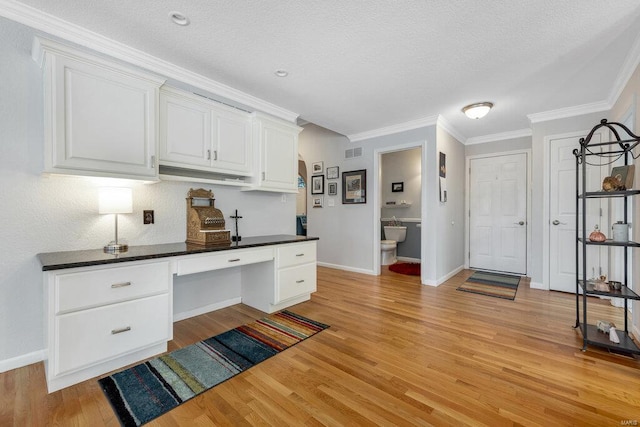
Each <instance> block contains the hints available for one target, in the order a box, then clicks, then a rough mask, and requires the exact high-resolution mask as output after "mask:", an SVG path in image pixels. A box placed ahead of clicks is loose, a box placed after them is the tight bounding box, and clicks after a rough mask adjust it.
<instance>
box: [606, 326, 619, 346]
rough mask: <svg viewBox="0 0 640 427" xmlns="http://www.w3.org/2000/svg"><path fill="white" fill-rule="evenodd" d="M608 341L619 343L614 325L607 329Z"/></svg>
mask: <svg viewBox="0 0 640 427" xmlns="http://www.w3.org/2000/svg"><path fill="white" fill-rule="evenodd" d="M609 341H611V342H614V343H616V344H620V337H618V334H617V333H616V328H615V327H612V328H611V329H609Z"/></svg>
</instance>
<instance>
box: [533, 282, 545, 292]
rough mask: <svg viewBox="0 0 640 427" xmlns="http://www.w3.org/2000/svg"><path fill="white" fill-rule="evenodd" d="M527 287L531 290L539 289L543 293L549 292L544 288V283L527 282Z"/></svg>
mask: <svg viewBox="0 0 640 427" xmlns="http://www.w3.org/2000/svg"><path fill="white" fill-rule="evenodd" d="M529 287H530V288H531V289H541V290H543V291H548V290H549V287H548V286H545V284H544V283H539V282H533V281H531V282H529Z"/></svg>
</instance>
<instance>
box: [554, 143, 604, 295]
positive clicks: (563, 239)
mask: <svg viewBox="0 0 640 427" xmlns="http://www.w3.org/2000/svg"><path fill="white" fill-rule="evenodd" d="M579 140H580V137H579V136H572V137H559V138H552V139H550V140H549V189H548V190H549V288H550V289H551V290H554V291H563V292H575V291H576V194H577V190H576V158H575V156H574V155H573V150H574V149H576V148H579V147H580V143H579ZM591 141H592V142H591V143H592V144H595V143H598V142H601V141H602V134H601V133H597V134H594V135H593V138H592V139H591ZM587 161H588V162H590V163H594V162H595V164H599V163H600V162H601V161H603V160H602V158H599V157H596V156H591V157H590V158H588V159H587ZM601 169H604V168H599V167H596V166H594V165H588V166H587V177H586V178H587V179H586V189H587V191H598V190H599V189H600V188H601V186H602V185H601V184H602V178H603V176H602V171H601ZM580 192H582V189H580ZM586 206H587V217H586V223H587V231H588V233H587V235H588V234H589V233H591V231H592V230H593V228H594V227H595V226H596V225H598V227H600V229H601V230H602V225H603V224H608V222H607V221H606V219H605V218H603V214H604V213H605V212H603V209H601V207H602V206H601V201H600V199H589V200H587V203H586ZM579 227H582V221H580V224H579ZM602 231H603V232H604V233H605V234H607V230H606V227H605V229H604V230H602ZM578 233H582V229H581V228H580V229H579V231H578ZM601 260H602V261H604V260H606V248H601V247H598V246H588V247H587V276H588V277H592V276H594V275H598V276H599V275H601V274H607V273H606V270H607V268H606V267H607V263H606V262H601ZM579 266H580V267H579V268H581V266H582V260H581V259H580V264H579Z"/></svg>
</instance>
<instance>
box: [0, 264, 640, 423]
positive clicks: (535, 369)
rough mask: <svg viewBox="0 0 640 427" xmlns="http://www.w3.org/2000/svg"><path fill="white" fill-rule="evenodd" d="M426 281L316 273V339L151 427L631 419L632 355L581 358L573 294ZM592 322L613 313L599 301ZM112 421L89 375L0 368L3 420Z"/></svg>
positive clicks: (205, 328)
mask: <svg viewBox="0 0 640 427" xmlns="http://www.w3.org/2000/svg"><path fill="white" fill-rule="evenodd" d="M470 274H471V272H470V271H463V272H461V273H459V274H458V275H456V276H455V277H454V278H452V279H451V280H449V281H448V282H447V283H445V284H443V285H441V286H439V287H438V288H432V287H428V286H421V285H419V281H418V278H417V277H411V276H403V275H399V274H396V273H392V272H388V271H386V270H385V272H384V273H383V275H382V276H380V277H374V276H367V275H361V274H355V273H348V272H344V271H338V270H332V269H327V268H319V269H318V292H317V293H315V294H314V295H313V296H312V298H311V301H309V302H305V303H303V304H299V305H297V306H294V307H293V308H292V311H294V312H296V313H299V314H301V315H304V316H307V317H310V318H312V319H315V320H318V321H320V322H324V323H327V324H330V325H331V327H330V328H329V329H327V330H325V331H323V332H321V333H320V334H318V335H316V336H314V337H313V338H311V339H309V340H306V341H304V342H302V343H300V344H298V345H297V346H295V347H292V348H290V349H288V350H286V351H284V352H283V353H281V354H279V355H277V356H275V357H273V358H271V359H269V360H267V361H265V362H263V363H261V364H259V365H258V366H255V367H253V368H251V369H250V370H248V371H246V372H244V373H242V374H240V375H238V376H237V377H235V378H233V379H231V380H229V381H227V382H225V383H223V384H221V385H219V386H217V387H215V388H213V389H212V390H209V391H208V392H205V393H203V394H202V395H200V396H198V397H196V398H194V399H192V400H191V401H189V402H187V403H185V404H183V405H181V406H180V407H178V408H176V409H174V410H173V411H171V412H169V413H167V414H165V415H163V416H162V417H160V418H158V419H156V420H155V421H153V422H152V423H150V424H149V425H157V426H176V425H189V426H211V425H234V426H242V425H272V426H282V425H296V426H297V425H312V426H313V425H398V426H403V425H471V426H480V425H487V426H509V425H540V426H556V425H577V426H607V425H610V426H620V425H625V424H624V423H625V422H629V423H630V424H626V425H639V424H633V421H636V420H637V421H638V423H640V360H638V359H632V358H628V357H624V356H619V355H613V354H609V353H607V352H606V351H603V350H600V349H592V348H589V349H588V350H587V351H586V352H582V351H581V348H582V342H581V340H580V338H579V336H578V333H577V331H576V330H574V329H573V328H572V326H573V324H574V322H575V311H574V310H575V299H574V297H573V296H571V295H568V294H562V293H558V292H548V291H540V290H533V289H529V286H528V282H524V283H521V285H520V287H519V289H518V294H517V297H516V300H515V301H508V300H501V299H497V298H490V297H485V296H479V295H473V294H469V293H465V292H460V291H456V287H457V286H458V285H459V284H460V283H462V282H463V281H464V279H465V278H466V277H468V276H469V275H470ZM593 307H594V310H592V313H593V319H592V320H591V321H592V322H595V319H597V318H603V319H608V320H609V319H611V320H614V321H615V322H616V323H618V324H622V319H621V318H620V316H621V314H620V312H621V310H620V309H614V308H613V307H611V306H610V305H609V304H608V302H604V301H594V304H593ZM262 316H263V313H261V312H259V311H257V310H254V309H251V308H249V307H246V306H243V305H237V306H234V307H230V308H226V309H223V310H219V311H216V312H213V313H209V314H206V315H202V316H198V317H195V318H192V319H188V320H184V321H181V322H178V323H176V324H175V327H174V328H175V331H174V335H175V340H174V341H172V342H171V343H170V349H171V350H173V349H176V348H179V347H182V346H186V345H189V344H192V343H193V342H195V341H198V340H200V339H204V338H207V337H209V336H212V335H215V334H217V333H220V332H223V331H225V330H228V329H230V328H233V327H235V326H238V325H241V324H243V323H246V322H248V321H250V320H252V319H255V318H259V317H262ZM12 425H13V426H40V425H60V426H74V425H78V426H80V425H82V426H85V425H86V426H99V425H107V426H117V425H119V423H118V420H117V419H116V417H115V415H114V414H113V412H112V410H111V407H110V406H109V404H108V402H107V400H106V399H105V397H104V396H103V394H102V391H101V390H100V389H99V387H98V384H97V382H96V380H89V381H85V382H83V383H81V384H78V385H76V386H73V387H69V388H66V389H64V390H61V391H58V392H56V393H52V394H47V393H46V386H45V380H44V372H43V366H42V363H37V364H34V365H31V366H27V367H24V368H20V369H17V370H14V371H11V372H6V373H3V374H0V426H12Z"/></svg>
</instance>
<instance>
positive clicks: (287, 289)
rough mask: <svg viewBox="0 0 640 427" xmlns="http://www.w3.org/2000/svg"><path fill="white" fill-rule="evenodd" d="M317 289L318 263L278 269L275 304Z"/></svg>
mask: <svg viewBox="0 0 640 427" xmlns="http://www.w3.org/2000/svg"><path fill="white" fill-rule="evenodd" d="M315 291H316V264H315V263H312V264H306V265H302V266H299V267H291V268H284V269H282V270H278V273H277V280H276V287H275V295H274V301H273V303H274V304H278V303H280V302H282V301H285V300H288V299H289V298H294V297H297V296H301V295H304V294H309V293H311V292H315Z"/></svg>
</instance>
